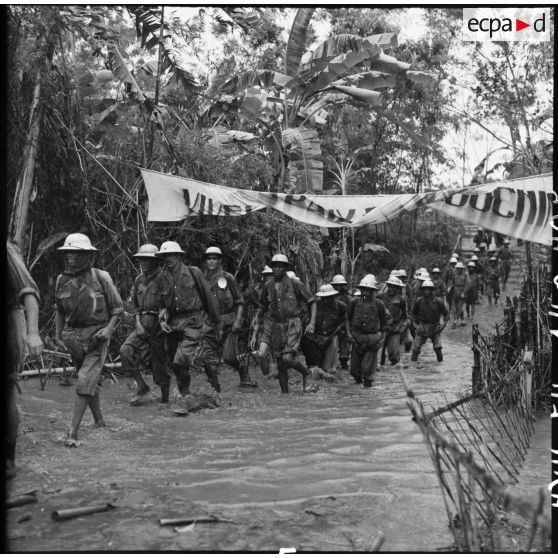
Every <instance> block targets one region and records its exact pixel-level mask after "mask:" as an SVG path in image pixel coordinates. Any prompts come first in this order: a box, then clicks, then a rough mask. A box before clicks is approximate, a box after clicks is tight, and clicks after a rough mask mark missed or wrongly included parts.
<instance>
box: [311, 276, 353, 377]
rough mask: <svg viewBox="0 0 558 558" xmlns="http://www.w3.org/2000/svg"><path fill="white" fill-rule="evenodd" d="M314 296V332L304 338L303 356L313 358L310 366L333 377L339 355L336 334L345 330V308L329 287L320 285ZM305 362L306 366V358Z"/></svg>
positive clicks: (337, 295) (336, 293)
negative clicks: (316, 301) (315, 305)
mask: <svg viewBox="0 0 558 558" xmlns="http://www.w3.org/2000/svg"><path fill="white" fill-rule="evenodd" d="M316 296H317V297H318V310H317V312H316V330H315V331H314V333H313V334H311V335H305V336H304V339H303V341H302V344H303V347H305V348H306V352H305V353H304V354H305V356H306V354H307V353H309V355H310V356H311V357H313V358H311V359H310V360H311V361H312V364H314V365H316V366H319V367H320V368H321V369H322V370H323V371H324V372H327V373H328V374H333V375H334V374H335V368H336V366H337V357H338V353H339V337H338V334H339V333H340V331H341V330H342V329H344V328H345V310H346V306H345V304H344V303H343V302H341V301H340V300H339V293H338V292H337V291H336V290H335V289H334V288H333V287H332V286H331V285H322V286H321V287H320V289H319V290H318V292H317V293H316ZM306 362H307V364H308V362H309V360H308V357H307V359H306Z"/></svg>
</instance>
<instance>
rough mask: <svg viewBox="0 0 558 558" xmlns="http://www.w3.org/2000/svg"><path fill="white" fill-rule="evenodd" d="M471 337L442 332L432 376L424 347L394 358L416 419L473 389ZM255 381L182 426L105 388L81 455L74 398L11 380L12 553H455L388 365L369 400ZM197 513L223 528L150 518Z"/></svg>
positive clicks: (352, 390) (154, 405) (355, 391)
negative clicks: (87, 508)
mask: <svg viewBox="0 0 558 558" xmlns="http://www.w3.org/2000/svg"><path fill="white" fill-rule="evenodd" d="M501 316H502V310H501V306H500V307H497V308H492V309H488V308H484V309H483V308H482V307H481V311H480V312H479V314H478V316H477V317H480V318H481V320H482V321H483V323H484V324H486V327H487V329H488V328H489V327H490V325H491V322H492V321H494V322H496V321H500V319H501ZM450 325H451V324H450ZM470 335H471V327H470V321H468V324H467V327H462V328H459V327H458V328H457V329H455V330H452V329H449V328H448V329H447V330H446V332H445V333H444V338H443V342H444V355H445V361H444V362H443V363H440V364H439V363H437V362H436V358H435V355H434V353H433V351H432V348H431V345H430V344H427V345H426V346H425V348H424V349H423V353H422V354H421V356H420V359H419V363H418V365H416V364H414V363H410V362H409V354H406V355H404V359H403V363H402V367H403V371H404V373H405V374H406V376H407V379H408V380H409V382H410V383H411V386H412V387H413V389H414V390H415V392H416V393H417V394H418V395H419V396H420V397H421V399H422V401H423V402H424V403H426V404H427V408H429V406H434V407H435V406H438V405H443V404H445V403H446V402H447V400H449V401H451V400H453V399H456V398H457V397H458V395H459V394H460V393H462V392H464V391H465V390H466V389H468V388H469V386H470V381H471V365H472V352H471V348H470ZM253 374H254V376H255V377H257V380H258V382H259V388H258V389H255V390H251V391H247V390H246V389H244V390H242V389H239V388H238V387H237V384H238V377H237V375H236V373H234V371H232V370H231V369H228V368H226V367H222V370H221V384H222V386H223V393H222V394H221V399H222V403H223V405H222V407H220V408H218V409H213V410H206V411H202V412H200V413H195V414H190V415H188V416H186V417H177V416H175V415H173V414H172V412H171V411H170V409H169V407H168V406H167V405H163V404H160V403H158V402H157V401H155V400H154V401H152V402H150V403H149V404H146V405H144V406H141V407H130V406H129V404H128V401H129V399H130V397H131V395H132V393H133V389H134V384H133V382H132V381H131V380H130V379H128V378H123V377H119V380H118V382H117V383H110V382H105V383H104V386H103V389H102V392H101V405H102V408H103V412H104V415H105V420H106V421H107V423H108V425H109V428H105V429H94V428H93V421H92V418H91V415H90V414H89V412H88V413H87V414H86V417H85V419H84V422H83V424H82V430H81V440H82V442H83V444H82V446H81V447H79V448H66V447H64V445H63V443H62V441H63V438H64V434H65V432H66V429H67V425H68V423H69V420H70V417H71V412H72V405H73V398H74V388H73V387H60V386H59V385H58V381H57V379H54V380H51V381H49V382H48V383H47V386H46V389H45V390H44V391H41V389H40V383H39V381H38V380H37V379H31V380H28V381H27V382H22V383H21V387H22V390H23V394H22V395H19V396H18V403H19V405H20V409H21V425H20V439H19V444H18V454H17V465H18V474H17V476H16V477H15V479H13V480H12V481H10V483H9V485H8V491H9V495H12V496H13V495H16V494H21V493H23V492H26V491H29V490H33V489H36V490H37V498H38V502H37V503H35V504H32V505H27V506H24V507H21V508H14V509H12V510H9V512H8V538H9V546H10V550H12V551H15V552H33V551H48V552H56V551H84V550H89V551H118V550H121V551H124V550H146V551H156V550H163V551H171V550H190V551H203V550H215V551H219V550H237V551H243V550H245V551H278V550H279V549H280V548H282V547H293V548H296V549H297V550H298V551H343V552H350V551H366V550H368V549H370V547H371V545H372V542H373V541H374V539H375V538H376V536H377V535H378V533H379V532H380V531H381V532H383V533H384V535H385V542H384V544H383V546H382V548H381V550H382V551H436V550H437V549H441V548H445V547H448V546H449V545H451V543H452V540H453V539H452V537H451V534H450V531H449V529H448V528H447V519H446V514H445V511H444V507H443V501H442V497H441V491H440V488H439V486H438V483H437V480H436V476H435V474H434V470H433V466H432V463H431V461H430V458H429V456H428V454H427V451H426V446H425V445H424V443H423V441H422V436H421V433H420V431H419V429H418V428H417V427H416V426H415V425H414V423H413V422H412V421H411V418H410V413H409V411H408V409H407V407H406V397H405V393H404V390H403V386H402V383H401V380H400V375H399V368H398V367H397V366H396V367H392V366H383V367H381V369H380V370H379V372H378V374H377V377H376V381H375V382H374V384H373V387H372V388H371V389H368V390H365V389H363V388H362V387H361V386H359V385H356V384H355V383H354V382H353V380H352V378H351V377H350V376H349V375H348V374H347V375H346V376H345V377H344V379H343V381H342V382H341V383H339V384H331V383H326V382H318V384H319V390H318V391H317V392H316V393H304V394H303V393H302V386H301V383H300V375H298V373H296V372H292V373H291V376H290V380H291V393H290V394H289V395H281V394H280V390H279V385H278V381H277V380H276V379H274V378H272V377H263V376H262V375H261V373H260V372H259V371H258V372H256V371H254V372H253ZM205 385H206V381H205V379H204V377H203V376H201V375H196V376H195V377H194V379H193V387H194V388H195V387H197V386H205ZM173 386H174V384H173ZM173 390H174V392H175V393H176V388H175V387H173ZM154 391H156V390H154ZM154 399H155V397H154ZM171 399H172V396H171ZM106 502H110V503H111V504H113V505H114V506H116V507H115V508H114V509H113V510H111V511H108V512H105V513H99V514H96V515H90V516H86V517H82V518H78V519H72V520H69V521H60V522H56V521H54V520H53V519H51V514H52V512H53V511H54V510H58V509H62V508H72V507H78V506H82V505H87V504H97V503H106ZM206 514H214V515H215V516H216V517H218V518H219V519H223V520H227V521H226V522H225V521H223V522H214V523H197V524H195V525H194V526H193V527H192V526H191V527H190V528H189V529H188V530H186V531H185V532H181V533H179V532H175V531H174V530H173V528H172V527H161V526H160V525H159V519H161V518H173V517H183V516H198V515H206Z"/></svg>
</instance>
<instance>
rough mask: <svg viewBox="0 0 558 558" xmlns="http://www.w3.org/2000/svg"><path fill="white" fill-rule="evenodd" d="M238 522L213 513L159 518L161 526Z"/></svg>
mask: <svg viewBox="0 0 558 558" xmlns="http://www.w3.org/2000/svg"><path fill="white" fill-rule="evenodd" d="M218 522H220V523H238V522H237V521H232V520H230V519H221V518H219V517H217V516H215V515H200V516H196V517H176V518H171V519H159V524H160V525H161V527H166V526H174V525H189V524H190V523H218Z"/></svg>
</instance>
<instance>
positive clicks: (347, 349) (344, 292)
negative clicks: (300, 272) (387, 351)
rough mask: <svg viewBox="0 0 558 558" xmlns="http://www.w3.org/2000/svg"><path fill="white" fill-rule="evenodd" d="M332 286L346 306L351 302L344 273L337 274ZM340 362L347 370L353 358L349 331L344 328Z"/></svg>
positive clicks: (340, 345) (340, 341)
mask: <svg viewBox="0 0 558 558" xmlns="http://www.w3.org/2000/svg"><path fill="white" fill-rule="evenodd" d="M331 286H332V287H333V288H334V289H335V290H336V291H337V292H338V293H339V297H338V300H340V301H341V302H342V303H343V304H344V305H345V306H347V305H348V304H349V301H350V300H351V295H350V294H349V290H348V288H347V281H346V280H345V277H343V275H335V276H334V277H333V279H332V280H331ZM338 337H339V363H340V364H341V368H342V369H343V370H347V365H348V364H349V359H350V358H351V344H350V343H349V340H348V339H347V331H346V330H345V329H344V328H343V329H342V330H341V331H340V332H339V335H338Z"/></svg>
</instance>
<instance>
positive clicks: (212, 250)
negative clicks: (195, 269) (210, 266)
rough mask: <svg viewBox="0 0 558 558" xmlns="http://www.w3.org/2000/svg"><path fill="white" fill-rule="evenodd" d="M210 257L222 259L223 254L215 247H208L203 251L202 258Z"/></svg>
mask: <svg viewBox="0 0 558 558" xmlns="http://www.w3.org/2000/svg"><path fill="white" fill-rule="evenodd" d="M211 255H214V256H219V257H222V256H223V252H221V248H217V246H210V247H209V248H208V249H207V250H206V251H205V254H204V257H207V256H211Z"/></svg>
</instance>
